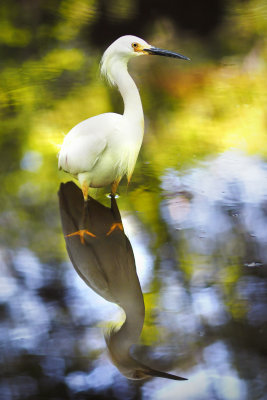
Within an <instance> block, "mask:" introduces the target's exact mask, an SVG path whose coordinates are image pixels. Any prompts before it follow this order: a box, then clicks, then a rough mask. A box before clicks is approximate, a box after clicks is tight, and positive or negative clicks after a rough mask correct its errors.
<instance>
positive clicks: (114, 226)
mask: <svg viewBox="0 0 267 400" xmlns="http://www.w3.org/2000/svg"><path fill="white" fill-rule="evenodd" d="M115 229H119V230H120V231H123V226H122V223H121V222H114V224H112V225H111V228H110V230H109V231H108V233H106V236H109V235H110V234H111V233H112V232H113V231H115Z"/></svg>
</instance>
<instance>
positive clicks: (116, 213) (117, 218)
mask: <svg viewBox="0 0 267 400" xmlns="http://www.w3.org/2000/svg"><path fill="white" fill-rule="evenodd" d="M119 182H120V180H117V181H115V182H113V184H112V186H111V196H110V197H111V210H112V212H113V215H114V218H115V221H116V222H113V224H112V225H111V227H110V230H109V231H108V232H107V233H106V235H107V236H109V235H110V234H111V233H112V232H113V231H115V229H119V230H120V231H122V232H123V225H122V222H121V217H120V213H119V209H118V206H117V202H116V199H115V194H116V190H117V187H118V185H119Z"/></svg>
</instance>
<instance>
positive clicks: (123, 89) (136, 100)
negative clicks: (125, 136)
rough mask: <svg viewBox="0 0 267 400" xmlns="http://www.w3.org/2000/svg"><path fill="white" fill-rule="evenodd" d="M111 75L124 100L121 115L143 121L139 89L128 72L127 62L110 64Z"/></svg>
mask: <svg viewBox="0 0 267 400" xmlns="http://www.w3.org/2000/svg"><path fill="white" fill-rule="evenodd" d="M112 77H113V79H114V81H115V83H116V85H117V86H118V89H119V91H120V93H121V95H122V98H123V102H124V113H123V115H124V116H126V117H128V118H129V119H132V120H133V121H136V122H141V123H143V121H144V113H143V107H142V102H141V98H140V94H139V91H138V89H137V87H136V84H135V82H134V80H133V78H132V77H131V75H130V74H129V72H128V69H127V62H125V61H117V62H116V63H114V64H113V66H112Z"/></svg>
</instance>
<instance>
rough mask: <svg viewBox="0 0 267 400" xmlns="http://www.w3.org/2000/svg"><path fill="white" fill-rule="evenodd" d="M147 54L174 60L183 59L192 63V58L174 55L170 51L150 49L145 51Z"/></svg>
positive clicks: (156, 48)
mask: <svg viewBox="0 0 267 400" xmlns="http://www.w3.org/2000/svg"><path fill="white" fill-rule="evenodd" d="M143 51H145V52H146V53H147V54H151V55H156V56H163V57H173V58H181V59H182V60H187V61H190V58H188V57H186V56H183V55H182V54H179V53H174V52H172V51H169V50H163V49H159V48H158V47H150V48H149V49H143Z"/></svg>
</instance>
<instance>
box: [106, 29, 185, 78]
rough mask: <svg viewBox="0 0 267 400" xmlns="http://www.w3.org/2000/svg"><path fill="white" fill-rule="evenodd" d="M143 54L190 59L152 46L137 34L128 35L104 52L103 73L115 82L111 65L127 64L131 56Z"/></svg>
mask: <svg viewBox="0 0 267 400" xmlns="http://www.w3.org/2000/svg"><path fill="white" fill-rule="evenodd" d="M141 55H159V56H164V57H173V58H180V59H183V60H190V59H189V58H188V57H185V56H183V55H182V54H179V53H174V52H172V51H168V50H163V49H160V48H158V47H154V46H151V45H150V44H148V43H147V42H146V41H145V40H143V39H141V38H139V37H137V36H132V35H126V36H122V37H120V38H119V39H117V40H115V42H113V43H112V44H111V45H110V46H109V47H108V48H107V50H106V51H105V52H104V54H103V57H102V60H101V73H102V74H103V75H105V76H107V77H108V79H109V80H110V81H111V83H113V82H112V79H111V78H110V76H109V72H110V69H111V66H112V65H114V64H116V62H117V61H119V62H120V63H125V64H127V62H128V61H129V59H130V58H133V57H136V56H141Z"/></svg>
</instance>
